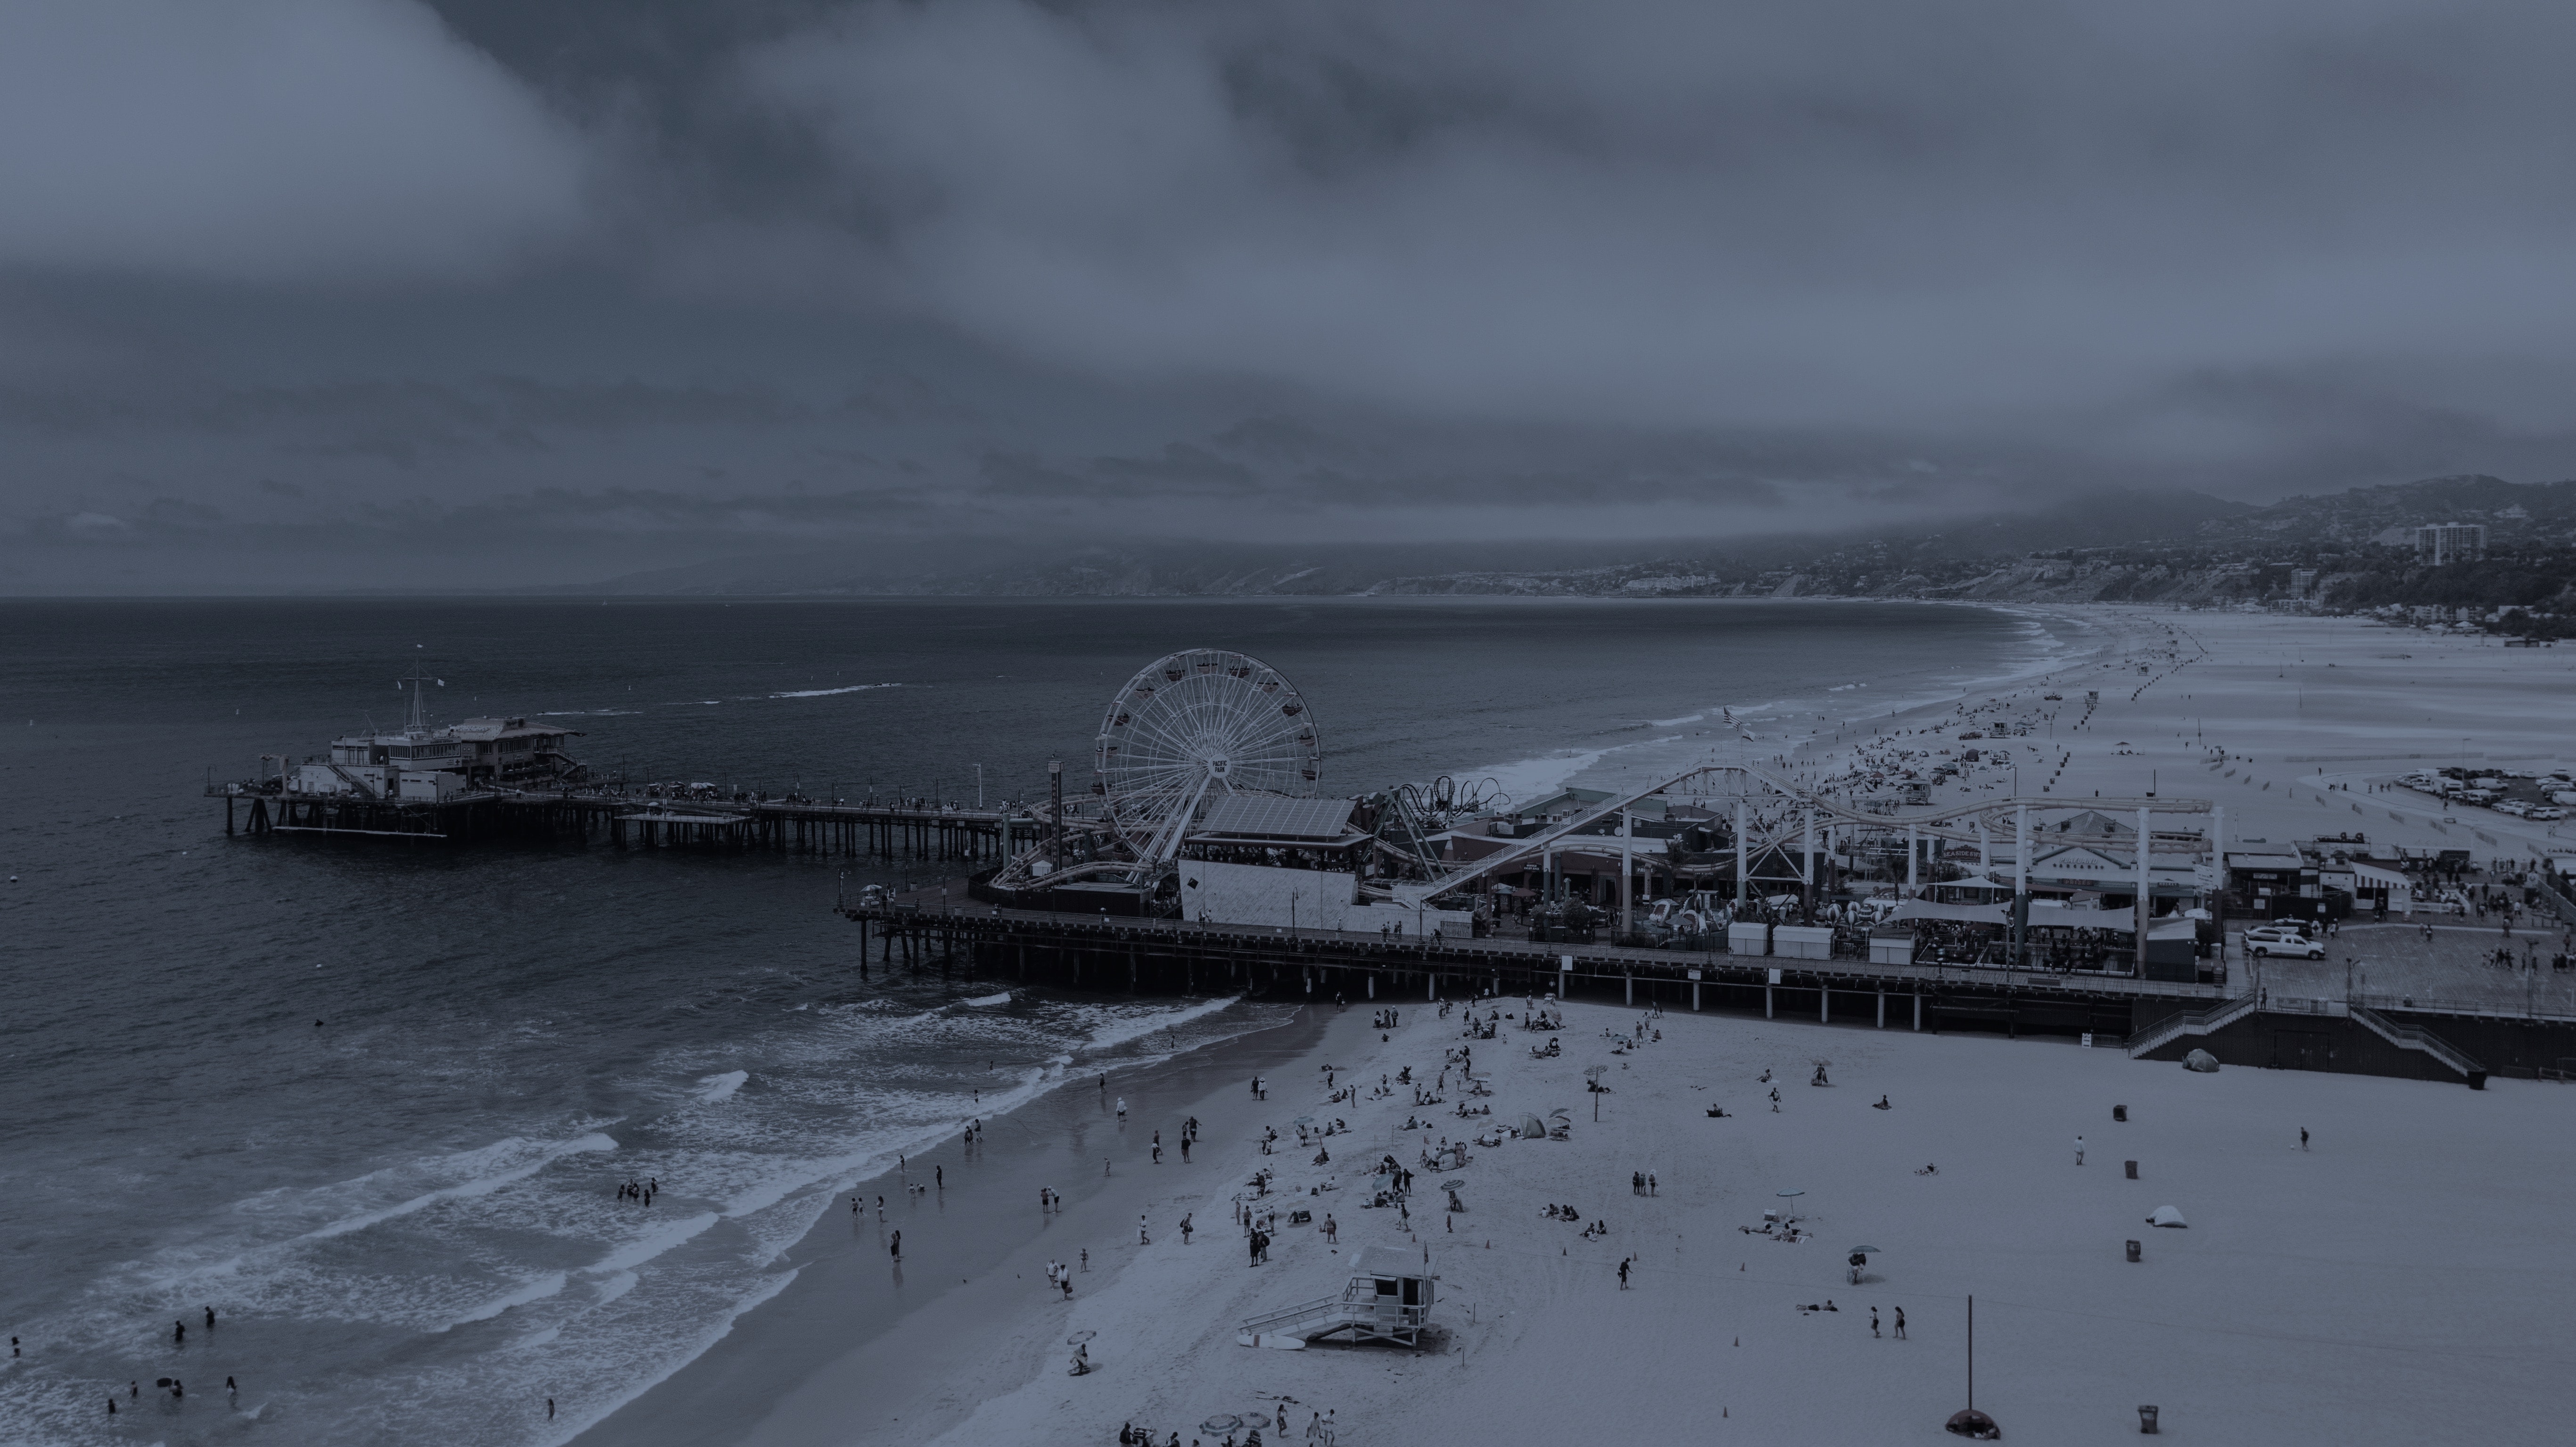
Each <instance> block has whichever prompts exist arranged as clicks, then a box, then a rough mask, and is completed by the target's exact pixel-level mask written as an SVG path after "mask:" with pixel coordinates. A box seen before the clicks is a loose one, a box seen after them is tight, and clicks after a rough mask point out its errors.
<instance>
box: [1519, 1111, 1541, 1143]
mask: <svg viewBox="0 0 2576 1447" xmlns="http://www.w3.org/2000/svg"><path fill="white" fill-rule="evenodd" d="M1520 1137H1521V1139H1522V1140H1525V1141H1543V1140H1545V1139H1547V1122H1545V1121H1543V1120H1540V1119H1539V1118H1538V1117H1537V1116H1534V1115H1523V1116H1522V1117H1521V1129H1520Z"/></svg>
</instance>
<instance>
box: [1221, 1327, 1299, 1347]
mask: <svg viewBox="0 0 2576 1447" xmlns="http://www.w3.org/2000/svg"><path fill="white" fill-rule="evenodd" d="M1234 1344H1235V1345H1236V1346H1242V1347H1268V1348H1270V1349H1271V1350H1272V1351H1274V1352H1302V1351H1304V1350H1305V1349H1306V1339H1305V1338H1304V1337H1301V1336H1281V1335H1280V1334H1279V1333H1277V1332H1275V1331H1247V1332H1238V1333H1236V1335H1235V1338H1234Z"/></svg>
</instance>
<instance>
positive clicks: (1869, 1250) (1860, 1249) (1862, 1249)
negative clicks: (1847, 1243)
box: [1847, 1246, 1879, 1256]
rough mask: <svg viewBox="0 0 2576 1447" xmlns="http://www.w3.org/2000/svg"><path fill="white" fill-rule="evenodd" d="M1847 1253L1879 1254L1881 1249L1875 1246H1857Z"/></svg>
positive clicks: (1861, 1254) (1855, 1254) (1858, 1254)
mask: <svg viewBox="0 0 2576 1447" xmlns="http://www.w3.org/2000/svg"><path fill="white" fill-rule="evenodd" d="M1847 1254H1849V1255H1852V1256H1876V1255H1878V1254H1879V1251H1878V1248H1877V1247H1875V1246H1855V1247H1853V1248H1852V1249H1851V1250H1850V1251H1849V1252H1848V1253H1847Z"/></svg>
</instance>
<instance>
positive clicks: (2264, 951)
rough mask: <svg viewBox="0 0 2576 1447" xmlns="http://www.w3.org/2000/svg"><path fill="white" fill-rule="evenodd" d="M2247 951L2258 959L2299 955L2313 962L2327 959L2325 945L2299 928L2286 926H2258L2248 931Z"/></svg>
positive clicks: (2246, 938)
mask: <svg viewBox="0 0 2576 1447" xmlns="http://www.w3.org/2000/svg"><path fill="white" fill-rule="evenodd" d="M2245 949H2246V951H2247V952H2248V953H2249V954H2253V955H2255V956H2258V957H2260V956H2264V955H2298V956H2301V957H2303V958H2306V959H2311V960H2322V959H2324V958H2325V957H2326V947H2325V946H2324V945H2321V944H2319V943H2317V942H2316V941H2315V940H2312V939H2310V938H2308V937H2307V934H2306V933H2305V932H2304V931H2302V930H2300V929H2298V928H2297V927H2295V926H2292V925H2285V924H2265V925H2256V926H2255V927H2254V928H2252V929H2250V930H2247V931H2246V932H2245Z"/></svg>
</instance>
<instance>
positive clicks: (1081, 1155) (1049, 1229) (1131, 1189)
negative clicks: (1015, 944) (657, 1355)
mask: <svg viewBox="0 0 2576 1447" xmlns="http://www.w3.org/2000/svg"><path fill="white" fill-rule="evenodd" d="M1329 1014H1330V1007H1329V1006H1324V1007H1321V1008H1320V1011H1319V1008H1318V1007H1316V1006H1311V1005H1310V1006H1304V1007H1300V1008H1299V1009H1298V1010H1297V1013H1296V1014H1295V1015H1293V1016H1292V1017H1291V1018H1290V1019H1288V1020H1286V1021H1284V1022H1282V1023H1280V1024H1278V1025H1273V1026H1268V1027H1261V1028H1255V1029H1252V1030H1249V1031H1246V1032H1245V1033H1243V1034H1239V1035H1234V1036H1229V1037H1227V1038H1226V1039H1224V1040H1220V1041H1217V1042H1215V1043H1213V1044H1210V1045H1205V1046H1200V1047H1196V1048H1194V1049H1189V1050H1184V1051H1180V1052H1178V1053H1176V1054H1174V1055H1171V1056H1169V1057H1166V1058H1164V1059H1162V1060H1160V1061H1156V1062H1154V1063H1152V1064H1149V1065H1145V1066H1142V1067H1131V1068H1127V1069H1124V1070H1122V1069H1120V1068H1119V1067H1118V1066H1116V1065H1115V1064H1114V1063H1113V1064H1111V1065H1110V1066H1109V1067H1108V1070H1107V1075H1108V1088H1107V1090H1106V1091H1101V1090H1099V1089H1097V1088H1095V1087H1094V1086H1093V1085H1092V1081H1093V1080H1094V1079H1095V1078H1096V1077H1097V1076H1098V1075H1099V1074H1100V1073H1101V1072H1100V1071H1098V1070H1086V1069H1085V1068H1084V1067H1083V1065H1082V1062H1080V1061H1077V1062H1075V1063H1074V1064H1073V1065H1071V1066H1068V1067H1067V1073H1066V1078H1065V1080H1064V1081H1063V1083H1061V1084H1060V1085H1058V1086H1057V1087H1056V1088H1054V1089H1052V1090H1050V1091H1047V1092H1046V1093H1044V1094H1042V1095H1039V1096H1037V1097H1034V1098H1032V1099H1030V1100H1028V1101H1025V1102H1022V1103H1021V1104H1020V1105H1018V1106H1017V1107H1015V1108H1013V1109H1012V1110H1010V1111H1009V1112H1007V1113H1004V1114H997V1115H992V1116H987V1117H985V1118H984V1126H985V1131H984V1135H985V1139H984V1140H983V1142H982V1143H980V1144H979V1145H977V1146H974V1147H968V1146H966V1145H965V1144H963V1143H962V1141H961V1140H960V1139H959V1138H958V1136H957V1135H956V1134H955V1133H954V1132H951V1133H950V1134H948V1135H947V1136H946V1137H944V1138H943V1139H941V1140H940V1141H938V1142H937V1143H936V1144H934V1145H931V1146H929V1147H927V1148H926V1149H924V1150H923V1151H922V1152H920V1153H918V1154H914V1155H911V1156H910V1157H908V1159H907V1160H906V1161H905V1163H904V1165H903V1166H902V1167H901V1168H898V1169H892V1170H887V1171H883V1172H881V1173H879V1174H876V1175H873V1176H870V1177H868V1178H866V1179H865V1180H863V1181H860V1182H858V1183H857V1184H856V1185H853V1186H850V1187H848V1188H846V1189H843V1190H841V1191H839V1192H837V1193H836V1195H835V1199H834V1201H833V1204H832V1205H831V1206H830V1207H828V1208H827V1209H826V1210H825V1211H824V1212H823V1213H822V1215H821V1216H820V1217H819V1218H818V1219H817V1220H816V1221H815V1223H814V1224H813V1226H812V1227H810V1228H809V1229H808V1230H807V1231H806V1232H805V1233H804V1234H803V1235H802V1236H801V1237H800V1238H799V1239H798V1240H797V1242H796V1243H795V1244H794V1245H793V1246H791V1247H789V1248H788V1249H787V1250H786V1251H785V1252H784V1253H782V1255H781V1257H780V1258H779V1259H780V1262H781V1264H782V1265H784V1266H787V1267H788V1268H790V1270H791V1272H792V1275H791V1276H790V1277H789V1279H787V1280H786V1281H785V1282H784V1284H783V1285H781V1286H780V1287H779V1288H778V1289H776V1290H775V1291H773V1292H771V1293H769V1294H768V1295H766V1296H764V1297H761V1298H759V1299H757V1300H755V1301H753V1302H751V1303H750V1304H749V1305H747V1306H745V1307H744V1308H743V1309H742V1310H741V1311H740V1312H739V1313H738V1314H737V1315H736V1316H735V1317H734V1318H733V1319H732V1321H731V1322H730V1324H729V1325H728V1326H727V1327H726V1328H725V1330H724V1331H723V1332H722V1333H721V1334H720V1335H718V1336H716V1337H715V1338H713V1339H712V1340H710V1341H709V1342H708V1343H707V1345H706V1346H705V1347H704V1348H703V1349H701V1350H700V1351H699V1352H698V1353H697V1354H696V1355H694V1356H692V1357H691V1358H690V1359H689V1360H688V1361H686V1362H684V1363H683V1364H681V1365H680V1366H679V1367H678V1368H676V1369H675V1370H673V1371H672V1372H671V1373H669V1374H668V1375H666V1376H665V1377H663V1378H661V1379H660V1380H658V1381H656V1382H654V1383H653V1384H651V1385H650V1386H647V1387H645V1388H643V1389H642V1390H641V1391H639V1392H638V1393H636V1394H635V1395H634V1396H632V1397H630V1398H628V1399H627V1400H625V1401H624V1402H622V1403H621V1404H619V1405H618V1406H617V1407H616V1408H614V1409H612V1410H611V1411H609V1412H608V1413H606V1414H604V1415H602V1416H600V1417H598V1418H596V1419H595V1420H593V1421H591V1422H590V1423H588V1424H586V1425H583V1426H581V1427H579V1428H577V1429H576V1430H574V1431H572V1432H571V1433H569V1434H568V1435H563V1436H559V1437H556V1438H553V1439H551V1440H555V1441H559V1442H615V1443H618V1444H620V1447H626V1444H647V1447H651V1444H660V1443H669V1444H673V1447H678V1444H694V1443H708V1442H771V1441H778V1442H789V1441H823V1440H832V1441H839V1440H844V1439H845V1435H846V1434H845V1432H844V1431H843V1430H841V1429H840V1428H835V1429H834V1430H833V1431H829V1432H827V1431H823V1430H821V1427H820V1425H819V1419H820V1418H822V1417H824V1416H830V1417H832V1418H833V1419H835V1420H837V1419H838V1418H839V1416H840V1413H841V1412H844V1411H846V1410H847V1409H848V1404H847V1403H841V1404H839V1405H838V1407H837V1408H836V1409H834V1410H832V1411H830V1412H828V1413H827V1412H825V1411H823V1410H822V1409H821V1408H818V1407H814V1406H812V1405H811V1404H808V1403H805V1402H804V1401H803V1397H804V1395H805V1389H806V1385H807V1384H808V1383H810V1382H812V1381H814V1380H816V1379H820V1378H825V1377H834V1378H838V1377H843V1376H846V1375H847V1374H848V1373H849V1371H850V1370H851V1364H852V1363H853V1362H855V1361H876V1360H880V1359H883V1358H884V1357H885V1355H886V1353H887V1352H888V1350H889V1348H890V1346H891V1349H892V1350H893V1351H894V1352H895V1353H896V1354H898V1355H903V1354H908V1353H913V1352H925V1351H926V1352H928V1353H930V1354H932V1355H934V1356H946V1355H955V1354H958V1353H966V1352H973V1351H977V1350H981V1349H984V1348H985V1347H987V1346H988V1345H989V1343H988V1342H987V1341H985V1340H984V1339H985V1338H987V1337H989V1336H990V1335H991V1334H992V1333H993V1332H994V1331H997V1330H999V1329H1000V1323H1001V1322H1002V1321H1003V1320H1004V1319H1006V1318H1007V1316H1008V1312H1007V1311H1004V1310H996V1305H997V1303H998V1302H1000V1301H1004V1300H1009V1299H1014V1293H1012V1292H1011V1290H1010V1288H1011V1287H1013V1286H1015V1285H1025V1284H1026V1283H1027V1282H1028V1281H1032V1280H1040V1279H1041V1278H1040V1274H1039V1273H1033V1272H1031V1271H1029V1270H1028V1269H1027V1263H1026V1260H1025V1258H1029V1257H1031V1256H1032V1254H1033V1253H1035V1254H1037V1255H1040V1256H1044V1255H1045V1253H1049V1252H1051V1253H1054V1256H1052V1257H1047V1258H1046V1259H1056V1258H1058V1257H1060V1258H1062V1259H1067V1260H1076V1261H1078V1259H1079V1253H1080V1251H1081V1250H1082V1249H1083V1248H1084V1246H1085V1245H1086V1244H1087V1245H1088V1246H1089V1247H1090V1249H1091V1251H1092V1255H1093V1258H1094V1259H1093V1270H1092V1274H1091V1275H1090V1276H1088V1277H1085V1276H1083V1275H1082V1274H1081V1273H1080V1271H1079V1270H1078V1269H1077V1272H1076V1278H1075V1280H1076V1286H1075V1290H1076V1292H1077V1294H1079V1293H1081V1292H1083V1291H1084V1290H1085V1288H1086V1287H1087V1286H1090V1285H1092V1284H1095V1283H1099V1282H1104V1281H1106V1280H1107V1279H1108V1277H1109V1275H1110V1274H1112V1273H1114V1263H1115V1262H1116V1261H1117V1260H1118V1259H1119V1257H1118V1255H1117V1253H1116V1252H1115V1251H1114V1249H1113V1248H1114V1247H1115V1245H1116V1244H1117V1243H1118V1242H1119V1241H1120V1240H1121V1239H1127V1240H1132V1238H1133V1235H1134V1227H1133V1220H1132V1216H1131V1215H1130V1214H1129V1212H1130V1204H1131V1202H1132V1201H1133V1200H1134V1199H1136V1197H1137V1196H1138V1195H1139V1194H1140V1189H1141V1188H1142V1187H1144V1186H1146V1185H1149V1184H1151V1183H1152V1182H1154V1181H1155V1180H1158V1179H1160V1178H1159V1177H1158V1176H1156V1175H1155V1174H1154V1173H1155V1172H1157V1171H1171V1172H1175V1173H1179V1172H1180V1171H1182V1169H1183V1168H1182V1167H1181V1164H1180V1158H1179V1152H1178V1149H1177V1135H1176V1133H1175V1127H1176V1124H1177V1122H1178V1121H1179V1120H1181V1119H1182V1118H1184V1117H1186V1116H1188V1115H1190V1114H1192V1113H1193V1112H1194V1111H1195V1113H1197V1114H1198V1115H1199V1117H1200V1119H1201V1120H1202V1122H1203V1130H1204V1131H1205V1132H1206V1133H1207V1135H1208V1136H1209V1137H1213V1136H1214V1134H1215V1131H1216V1128H1217V1127H1218V1125H1219V1123H1220V1122H1221V1121H1222V1120H1223V1119H1225V1118H1226V1117H1227V1116H1229V1115H1231V1114H1234V1112H1232V1111H1230V1110H1228V1109H1227V1108H1226V1106H1225V1104H1224V1103H1225V1102H1226V1101H1227V1099H1228V1095H1229V1091H1231V1092H1232V1093H1233V1094H1235V1095H1246V1094H1248V1091H1247V1090H1246V1088H1245V1084H1244V1082H1245V1080H1247V1079H1248V1078H1249V1077H1250V1076H1251V1075H1252V1074H1253V1073H1255V1072H1260V1073H1263V1074H1271V1073H1276V1072H1280V1071H1281V1070H1283V1068H1284V1067H1286V1066H1288V1065H1290V1064H1291V1063H1293V1062H1294V1061H1296V1060H1298V1059H1302V1058H1304V1057H1306V1056H1307V1055H1309V1054H1311V1053H1312V1052H1313V1050H1314V1049H1315V1048H1316V1040H1317V1038H1318V1037H1320V1036H1321V1035H1322V1034H1323V1033H1324V1028H1325V1024H1326V1019H1327V1018H1328V1017H1329ZM1319 1016H1320V1017H1322V1018H1319ZM1121 1096H1123V1097H1124V1098H1125V1099H1126V1101H1127V1105H1128V1111H1129V1115H1128V1120H1127V1122H1126V1123H1125V1124H1124V1125H1122V1124H1121V1123H1120V1122H1119V1121H1118V1119H1117V1117H1116V1114H1115V1111H1114V1108H1113V1107H1114V1102H1115V1100H1116V1099H1118V1098H1119V1097H1121ZM1149 1121H1150V1122H1151V1123H1149ZM1157 1128H1160V1129H1162V1130H1163V1132H1164V1145H1165V1162H1166V1164H1165V1165H1163V1166H1161V1167H1156V1166H1153V1165H1152V1164H1151V1163H1150V1154H1151V1153H1150V1145H1151V1137H1152V1134H1153V1132H1154V1131H1155V1130H1156V1129H1157ZM1208 1144H1210V1145H1214V1144H1215V1141H1214V1139H1212V1138H1211V1139H1209V1141H1208ZM1104 1155H1106V1156H1108V1157H1109V1158H1110V1160H1111V1161H1112V1162H1113V1164H1114V1166H1115V1170H1114V1172H1113V1173H1112V1174H1110V1175H1109V1176H1108V1177H1106V1178H1105V1179H1104V1178H1103V1176H1102V1175H1101V1174H1100V1172H1099V1170H1098V1166H1099V1162H1100V1159H1101V1157H1102V1156H1104ZM1194 1155H1195V1156H1196V1162H1194V1163H1193V1164H1192V1165H1190V1166H1189V1167H1188V1168H1187V1170H1188V1172H1189V1173H1190V1174H1191V1176H1192V1178H1193V1179H1206V1180H1210V1181H1212V1180H1213V1177H1210V1176H1208V1174H1207V1172H1208V1167H1207V1166H1206V1165H1205V1164H1204V1162H1206V1161H1208V1160H1209V1159H1210V1156H1209V1155H1208V1153H1207V1152H1206V1151H1204V1150H1199V1151H1194ZM942 1175H944V1177H945V1181H946V1185H945V1188H944V1189H941V1188H937V1187H934V1188H933V1189H930V1190H928V1191H925V1192H924V1193H922V1194H920V1195H918V1196H915V1195H913V1194H910V1193H908V1192H907V1191H906V1190H905V1189H904V1186H905V1184H906V1183H907V1182H908V1181H919V1182H923V1183H925V1184H928V1183H930V1182H933V1181H936V1180H938V1179H939V1178H940V1177H941V1176H942ZM1041 1186H1044V1187H1046V1188H1048V1189H1051V1190H1054V1191H1056V1192H1057V1193H1058V1194H1059V1196H1060V1197H1061V1199H1062V1202H1063V1205H1062V1206H1061V1208H1060V1210H1059V1211H1058V1212H1057V1213H1053V1214H1050V1215H1046V1216H1043V1217H1042V1216H1040V1215H1039V1213H1038V1209H1037V1191H1038V1189H1039V1188H1040V1187H1041ZM852 1194H857V1195H860V1196H862V1197H863V1198H864V1199H865V1201H866V1203H867V1210H866V1212H865V1213H864V1215H863V1216H862V1217H861V1218H860V1219H859V1220H858V1221H857V1222H855V1223H854V1222H853V1220H852V1217H851V1215H850V1212H849V1211H848V1209H847V1207H848V1197H849V1196H851V1195H852ZM880 1195H882V1196H883V1197H884V1198H885V1205H884V1211H883V1214H882V1216H880V1214H879V1212H878V1210H877V1207H876V1204H875V1203H876V1200H877V1198H878V1197H879V1196H880ZM897 1231H900V1232H901V1233H902V1235H903V1243H904V1256H903V1260H902V1262H901V1263H900V1264H899V1265H898V1264H896V1263H894V1262H893V1261H892V1259H891V1257H890V1254H889V1252H888V1246H889V1244H890V1238H891V1235H892V1233H894V1232H897ZM1122 1231H1123V1232H1124V1237H1123V1238H1122V1236H1121V1232H1122ZM1040 1247H1043V1248H1044V1250H1043V1251H1040V1249H1039V1248H1040ZM951 1268H954V1269H953V1270H952V1269H951ZM1041 1271H1042V1268H1041ZM1015 1273H1016V1275H1017V1276H1018V1277H1020V1278H1022V1279H1021V1280H1018V1281H1015V1280H1014V1275H1015ZM1041 1284H1042V1281H1041ZM898 1333H900V1337H899V1338H898V1337H897V1334H898ZM890 1339H895V1340H894V1341H893V1342H891V1343H890ZM749 1404H766V1405H764V1406H759V1407H756V1408H750V1409H748V1410H747V1406H748V1405H749ZM907 1415H913V1414H907ZM773 1418H778V1419H781V1420H779V1421H775V1422H773V1421H772V1419H773ZM809 1420H813V1421H814V1422H815V1425H814V1426H813V1427H811V1428H810V1429H809V1427H808V1426H807V1425H805V1424H806V1423H808V1421H809ZM910 1430H911V1429H910V1428H907V1429H906V1431H907V1433H909V1431H910ZM915 1440H917V1439H915Z"/></svg>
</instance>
